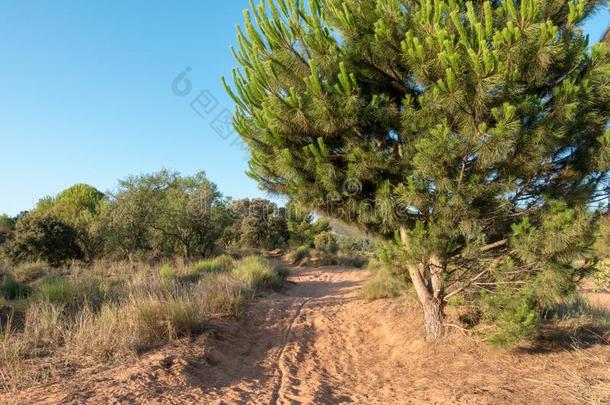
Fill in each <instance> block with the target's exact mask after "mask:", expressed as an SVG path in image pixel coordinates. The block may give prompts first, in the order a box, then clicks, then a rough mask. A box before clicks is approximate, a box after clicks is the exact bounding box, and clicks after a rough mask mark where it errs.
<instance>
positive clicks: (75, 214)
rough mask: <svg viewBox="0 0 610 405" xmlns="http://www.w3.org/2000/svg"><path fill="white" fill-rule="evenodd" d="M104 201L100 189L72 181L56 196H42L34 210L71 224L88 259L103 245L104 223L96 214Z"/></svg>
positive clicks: (96, 253) (98, 251) (104, 196)
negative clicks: (71, 184) (70, 184)
mask: <svg viewBox="0 0 610 405" xmlns="http://www.w3.org/2000/svg"><path fill="white" fill-rule="evenodd" d="M106 203H107V198H106V195H105V194H104V193H102V192H101V191H99V190H97V189H96V188H94V187H92V186H90V185H87V184H75V185H73V186H70V187H68V188H67V189H65V190H64V191H62V192H61V193H59V194H58V195H57V196H55V197H45V198H43V199H41V200H40V201H39V202H38V204H37V206H36V209H35V211H36V212H39V213H50V214H52V215H55V216H56V217H58V218H60V219H62V220H63V221H65V222H67V223H68V224H70V225H71V226H72V227H74V229H75V230H76V232H77V235H78V238H77V240H78V245H79V246H80V249H81V251H82V252H83V255H84V258H85V259H86V260H88V261H91V260H93V259H94V258H95V257H96V256H97V255H98V254H99V253H100V251H101V249H102V247H103V243H104V230H105V226H104V225H105V223H104V222H101V221H99V214H100V211H101V210H102V205H104V204H106Z"/></svg>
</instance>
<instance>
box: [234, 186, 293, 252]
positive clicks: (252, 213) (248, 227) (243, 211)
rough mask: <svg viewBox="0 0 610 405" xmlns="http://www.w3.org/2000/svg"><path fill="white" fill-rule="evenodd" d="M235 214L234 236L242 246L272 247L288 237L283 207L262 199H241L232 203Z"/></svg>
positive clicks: (276, 246) (277, 246) (280, 243)
mask: <svg viewBox="0 0 610 405" xmlns="http://www.w3.org/2000/svg"><path fill="white" fill-rule="evenodd" d="M232 208H233V210H234V211H235V213H236V215H237V220H236V222H235V228H234V229H235V238H236V242H238V243H239V244H240V245H242V246H246V247H255V248H268V249H274V248H279V247H283V246H284V245H285V244H286V242H287V240H288V237H289V234H288V228H287V224H286V214H285V210H284V208H281V207H278V206H277V204H275V203H273V202H271V201H269V200H266V199H263V198H255V199H252V200H249V199H242V200H237V201H235V202H234V203H233V206H232Z"/></svg>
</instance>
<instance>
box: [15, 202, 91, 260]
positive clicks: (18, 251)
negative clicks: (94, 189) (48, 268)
mask: <svg viewBox="0 0 610 405" xmlns="http://www.w3.org/2000/svg"><path fill="white" fill-rule="evenodd" d="M5 251H6V254H7V256H8V257H9V259H11V260H12V261H13V262H14V263H21V262H25V261H44V262H47V263H50V264H51V265H54V266H57V265H60V264H62V263H64V262H66V261H68V260H72V259H80V258H82V252H81V250H80V248H79V246H78V244H77V232H76V230H75V229H74V228H73V227H72V226H71V225H69V224H68V223H66V222H65V221H63V220H61V219H59V218H58V217H56V216H54V215H51V214H43V215H38V214H28V215H25V216H24V217H22V218H21V219H19V220H18V221H17V225H16V227H15V235H14V237H13V239H11V240H10V242H9V243H8V246H7V247H6V250H5Z"/></svg>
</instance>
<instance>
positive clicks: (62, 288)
mask: <svg viewBox="0 0 610 405" xmlns="http://www.w3.org/2000/svg"><path fill="white" fill-rule="evenodd" d="M75 295H76V291H75V289H74V287H73V286H72V284H71V283H70V282H69V281H67V280H65V279H64V278H63V277H49V278H47V279H46V280H45V281H44V282H43V283H42V285H41V286H40V296H41V297H42V299H43V300H45V301H47V302H50V303H52V304H68V303H71V302H72V300H73V299H74V298H75Z"/></svg>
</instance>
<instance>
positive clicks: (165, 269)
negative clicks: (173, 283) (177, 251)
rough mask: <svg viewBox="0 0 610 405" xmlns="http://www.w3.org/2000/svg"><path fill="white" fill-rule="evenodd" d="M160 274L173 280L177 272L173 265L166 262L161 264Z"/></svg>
mask: <svg viewBox="0 0 610 405" xmlns="http://www.w3.org/2000/svg"><path fill="white" fill-rule="evenodd" d="M159 274H160V275H161V277H163V278H164V279H166V280H172V279H175V278H176V275H177V272H176V269H174V268H173V267H172V266H170V265H167V264H166V265H163V266H161V268H160V269H159Z"/></svg>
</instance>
